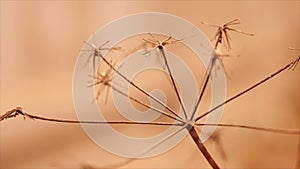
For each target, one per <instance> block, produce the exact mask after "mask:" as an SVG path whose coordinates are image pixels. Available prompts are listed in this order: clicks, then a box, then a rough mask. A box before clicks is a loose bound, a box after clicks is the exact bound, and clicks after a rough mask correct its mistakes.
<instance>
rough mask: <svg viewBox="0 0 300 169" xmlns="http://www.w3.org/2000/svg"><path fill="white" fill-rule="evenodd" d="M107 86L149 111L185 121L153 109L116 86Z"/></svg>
mask: <svg viewBox="0 0 300 169" xmlns="http://www.w3.org/2000/svg"><path fill="white" fill-rule="evenodd" d="M107 85H109V87H111V88H112V89H113V90H115V91H116V92H118V93H120V94H121V95H123V96H125V97H128V98H129V99H130V100H132V101H134V102H136V103H138V104H140V105H142V106H144V107H146V108H149V109H151V110H153V111H155V112H158V113H160V114H161V115H164V116H166V117H169V118H171V119H173V120H176V121H179V122H182V123H184V121H182V120H181V119H178V118H175V117H173V116H171V115H169V114H167V113H165V112H163V111H161V110H159V109H157V108H155V107H151V106H149V105H147V104H146V103H143V102H142V101H140V100H138V99H136V98H134V97H132V96H129V95H127V94H126V93H124V92H122V91H121V90H119V89H118V88H116V87H115V86H113V85H111V84H107Z"/></svg>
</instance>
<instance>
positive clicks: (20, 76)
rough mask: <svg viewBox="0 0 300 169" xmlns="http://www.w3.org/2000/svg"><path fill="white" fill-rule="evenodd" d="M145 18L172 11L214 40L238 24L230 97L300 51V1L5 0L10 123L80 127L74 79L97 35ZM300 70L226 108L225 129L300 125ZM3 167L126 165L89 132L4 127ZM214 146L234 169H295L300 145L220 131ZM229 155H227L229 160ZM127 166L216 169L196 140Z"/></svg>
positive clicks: (4, 88)
mask: <svg viewBox="0 0 300 169" xmlns="http://www.w3.org/2000/svg"><path fill="white" fill-rule="evenodd" d="M137 12H165V13H170V14H173V15H177V16H179V17H182V18H184V19H186V20H188V21H190V22H191V23H193V24H194V25H196V26H198V27H199V28H200V29H201V30H202V31H203V32H204V33H206V34H207V36H208V37H213V35H214V33H215V31H216V30H215V29H213V28H211V27H208V26H206V25H202V24H201V21H205V22H208V23H211V24H217V25H220V24H223V23H225V22H227V21H230V20H233V19H235V18H238V19H240V20H241V22H242V24H241V25H238V26H237V28H239V29H242V30H245V31H247V32H251V33H254V34H255V36H254V37H248V36H243V35H238V34H235V33H232V34H231V35H232V36H231V37H232V39H233V42H232V46H233V50H232V54H240V55H241V56H240V57H239V58H234V57H233V58H228V59H225V61H224V64H225V65H226V68H227V70H228V72H229V75H230V79H228V81H227V91H228V93H227V96H228V97H230V96H232V95H233V94H235V93H237V92H239V91H241V90H243V89H245V88H246V87H249V86H250V85H251V84H254V83H255V82H257V81H258V80H261V79H262V78H264V77H266V76H268V75H270V73H272V72H274V71H275V70H277V69H279V68H281V67H282V66H284V65H285V64H287V63H288V62H290V61H291V60H292V59H294V58H295V57H296V56H297V55H299V52H295V51H289V50H288V47H296V48H299V47H300V22H299V20H300V2H299V1H264V2H260V1H243V2H238V1H214V2H206V1H200V2H198V1H166V2H160V1H154V2H150V1H141V2H138V1H90V2H78V1H65V2H56V1H43V2H36V1H24V2H21V1H1V109H0V110H1V114H3V113H4V112H6V111H7V110H9V109H11V108H14V107H16V106H22V107H24V109H25V110H26V111H28V112H30V113H34V114H37V115H42V116H48V117H57V118H68V119H76V113H75V112H74V109H73V103H72V75H73V69H74V65H75V63H76V59H77V56H78V53H79V50H80V48H81V47H82V45H83V41H84V40H87V39H88V38H89V37H90V36H91V35H92V34H93V32H94V31H96V30H97V29H99V28H100V27H101V26H103V25H104V24H107V23H109V22H111V21H112V20H115V19H117V18H119V17H122V16H125V15H128V14H133V13H137ZM299 71H300V69H299V67H298V68H297V69H296V70H294V71H288V72H285V73H283V74H281V75H280V76H278V77H276V78H275V79H273V80H271V81H269V82H267V83H266V84H264V85H262V86H260V87H259V88H258V89H256V90H255V91H252V92H250V93H249V94H247V95H244V96H242V97H241V98H239V99H237V100H236V101H234V102H232V103H230V104H228V105H227V106H226V108H225V113H224V116H223V121H222V122H223V123H234V124H245V125H254V126H264V127H272V128H298V129H299V124H300V120H299V119H300V117H299V116H300V115H299V112H300V103H299V100H300V94H299V93H300V87H299V86H300V78H299V77H300V76H299ZM0 125H1V129H0V131H1V133H0V134H1V137H0V143H1V144H0V146H1V147H0V149H1V153H0V155H1V156H0V168H51V167H56V168H74V167H77V168H80V167H82V168H84V167H101V166H106V165H109V164H116V163H120V162H123V161H126V159H125V158H121V157H117V156H114V155H112V154H110V153H107V152H105V151H104V150H102V149H101V148H99V147H98V146H97V145H96V144H94V143H93V142H92V141H91V140H90V139H89V138H88V137H87V135H86V134H85V133H84V131H83V130H82V129H81V127H80V125H73V124H56V123H50V122H41V121H35V122H34V121H31V120H23V119H22V118H17V119H10V120H7V121H3V122H1V124H0ZM217 134H218V135H217V136H218V137H217V138H219V139H220V142H218V141H217V139H215V140H212V141H209V142H207V144H206V145H207V146H208V149H209V151H210V152H211V153H212V155H213V156H214V157H215V158H216V160H217V161H218V163H219V164H220V166H222V167H226V168H241V167H244V168H245V167H246V168H295V167H296V163H297V159H298V158H299V157H298V154H297V153H298V149H299V147H298V142H299V136H289V135H281V134H272V133H265V132H257V131H249V130H241V129H228V128H227V129H226V128H221V129H220V130H218V132H217ZM222 150H223V151H224V153H225V155H226V156H223V155H222ZM123 167H125V168H126V167H128V168H134V167H138V168H141V167H145V168H156V167H159V168H185V167H190V168H202V167H204V168H209V165H208V164H207V162H206V160H205V159H204V158H203V156H202V154H201V153H200V152H199V150H197V149H196V146H195V144H194V143H193V141H192V139H191V138H190V137H187V138H186V139H185V140H184V141H182V143H181V144H179V145H178V146H177V147H175V148H174V149H172V150H171V151H169V152H167V153H165V154H162V155H160V156H157V157H154V158H148V159H142V160H135V161H133V162H131V163H130V164H128V165H125V166H123Z"/></svg>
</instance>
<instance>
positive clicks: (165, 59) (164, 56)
mask: <svg viewBox="0 0 300 169" xmlns="http://www.w3.org/2000/svg"><path fill="white" fill-rule="evenodd" d="M158 49H159V51H160V53H161V55H162V56H163V58H164V61H165V65H166V67H167V70H168V72H169V76H170V78H171V81H172V84H173V87H174V90H175V92H176V95H177V98H178V100H179V103H180V105H181V107H182V110H183V113H184V116H185V119H188V117H187V113H186V110H185V107H184V104H183V102H182V99H181V96H180V94H179V91H178V89H177V86H176V84H175V80H174V77H173V75H172V72H171V69H170V66H169V64H168V60H167V57H166V55H165V51H164V48H163V46H158Z"/></svg>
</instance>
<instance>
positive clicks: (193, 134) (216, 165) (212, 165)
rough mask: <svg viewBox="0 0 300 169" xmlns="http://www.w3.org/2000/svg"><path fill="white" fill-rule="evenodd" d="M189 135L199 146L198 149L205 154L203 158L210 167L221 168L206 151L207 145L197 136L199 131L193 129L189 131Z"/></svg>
mask: <svg viewBox="0 0 300 169" xmlns="http://www.w3.org/2000/svg"><path fill="white" fill-rule="evenodd" d="M189 133H190V135H191V136H192V138H193V140H194V142H195V144H196V145H197V147H198V148H199V150H200V151H201V153H202V154H203V156H204V157H205V158H206V160H207V161H208V163H209V164H210V166H211V167H212V168H213V169H219V168H220V167H219V165H218V164H217V163H216V161H215V160H214V158H213V157H212V156H211V155H210V153H209V152H208V150H207V149H206V147H205V145H204V144H203V143H202V141H201V140H200V138H199V135H198V134H197V131H196V130H195V128H194V126H192V127H191V129H190V130H189Z"/></svg>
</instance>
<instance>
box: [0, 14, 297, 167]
mask: <svg viewBox="0 0 300 169" xmlns="http://www.w3.org/2000/svg"><path fill="white" fill-rule="evenodd" d="M203 24H206V25H209V26H213V27H217V28H218V31H217V33H216V34H215V36H214V39H216V43H215V48H214V49H215V50H219V44H222V43H223V44H224V45H225V46H227V48H228V50H229V49H231V44H230V37H229V34H228V31H234V32H238V33H242V34H246V35H251V36H253V34H250V33H246V32H243V31H241V30H238V29H233V28H231V27H230V26H232V25H237V24H240V22H239V21H238V19H235V20H233V21H230V22H227V23H225V24H224V25H222V26H216V25H210V24H207V23H204V22H203ZM149 35H150V37H151V39H146V38H143V40H144V41H146V42H148V43H151V44H152V45H154V48H153V49H158V51H159V52H160V55H161V58H162V59H163V61H164V65H165V67H166V68H167V72H168V75H169V79H170V80H171V84H172V87H173V89H174V92H175V93H176V96H177V99H178V101H179V103H180V106H181V108H182V110H183V113H184V117H181V116H179V115H178V113H177V112H176V111H174V110H172V109H171V108H170V107H168V106H167V105H166V104H164V103H163V102H162V101H160V100H158V99H157V98H155V97H153V96H152V95H151V94H149V93H148V92H147V91H146V90H144V89H142V88H141V87H139V86H138V85H137V84H135V83H134V82H133V81H131V80H129V79H128V78H127V77H125V76H124V74H123V73H122V72H120V71H119V70H118V69H117V68H116V64H115V63H113V62H111V61H108V60H107V59H106V58H105V57H104V56H103V55H102V54H101V50H112V49H113V50H115V49H119V48H103V46H104V45H106V44H107V43H108V41H107V42H105V43H104V44H102V45H100V46H98V47H97V46H95V45H94V44H89V43H87V42H85V44H86V45H88V46H90V47H91V48H92V50H91V51H90V54H89V55H88V62H89V60H90V58H91V57H93V70H94V72H96V71H95V69H96V66H95V65H96V58H97V57H99V58H101V59H102V60H103V62H104V63H105V64H106V65H107V66H108V69H106V71H104V72H99V71H98V72H97V75H96V76H92V77H93V78H94V80H95V82H94V83H93V84H91V85H90V86H89V87H92V86H97V85H98V86H99V88H98V91H97V95H96V99H99V97H100V95H101V94H102V93H105V103H107V97H108V94H109V88H111V89H112V90H114V91H116V92H118V93H120V94H121V95H123V96H124V97H127V98H129V99H131V100H132V101H134V102H136V103H138V104H140V105H142V106H144V107H146V108H149V109H152V110H154V111H155V112H156V113H159V114H161V115H163V116H165V117H167V118H169V119H172V120H175V121H176V123H175V124H174V123H167V122H139V121H107V122H104V121H80V120H67V119H57V118H48V117H42V116H38V115H34V114H31V113H27V112H26V111H24V110H23V109H22V108H21V107H16V108H14V109H12V110H10V111H8V112H6V113H4V114H3V115H1V118H0V119H1V121H3V120H5V119H9V118H12V117H17V116H23V117H24V118H29V119H32V120H42V121H52V122H59V123H87V124H111V125H159V126H163V125H164V126H178V127H179V129H178V130H177V131H176V132H174V133H172V134H171V135H169V136H168V137H166V138H165V139H163V140H161V141H160V142H158V143H157V144H155V145H153V146H151V147H149V149H147V150H145V151H144V154H145V153H148V152H149V151H151V150H153V149H154V148H156V147H157V146H159V145H161V144H162V143H163V142H165V141H167V140H168V139H170V138H171V137H173V136H175V135H176V134H178V133H179V132H181V131H182V130H185V129H186V130H188V132H189V134H190V136H191V137H192V139H193V141H194V142H195V144H196V145H197V147H198V149H199V150H200V151H201V153H202V154H203V155H204V157H205V158H206V160H207V161H208V163H209V164H210V166H211V167H212V168H214V169H218V168H220V166H219V165H218V162H217V161H216V160H215V159H214V158H213V156H212V155H211V154H210V153H209V151H208V150H207V148H206V146H205V145H204V143H203V142H202V141H201V140H200V138H199V135H198V133H197V131H196V129H195V128H197V127H202V126H217V127H228V128H240V129H249V130H256V131H264V132H271V133H277V134H290V135H300V131H299V130H298V129H296V130H292V129H290V130H287V129H274V128H265V127H257V126H248V125H241V124H222V123H221V124H207V123H200V122H199V121H200V119H202V118H204V117H206V116H207V115H209V114H211V113H213V112H214V111H215V110H217V109H219V108H220V107H222V106H223V105H225V104H228V103H229V102H231V101H233V100H235V99H237V98H239V97H240V96H242V95H244V94H246V93H248V92H250V91H252V90H253V89H255V88H257V87H258V86H260V85H261V84H263V83H265V82H267V81H269V80H270V79H272V78H274V77H275V76H277V75H279V74H280V73H282V72H283V71H285V70H289V69H295V67H296V66H297V64H298V62H299V60H300V56H298V57H297V58H296V59H294V60H293V61H291V62H290V63H288V64H286V65H285V66H283V67H282V68H280V69H278V70H276V71H275V72H274V73H272V74H270V76H268V77H266V78H264V79H263V80H261V81H259V82H257V83H255V84H253V85H252V86H251V87H249V88H247V89H245V90H243V91H241V92H239V93H237V94H236V95H234V96H232V97H229V98H228V99H227V100H225V101H224V102H223V103H220V104H219V105H217V106H216V107H213V108H211V109H210V110H208V111H207V112H205V113H204V114H201V115H198V116H197V115H196V113H197V112H198V109H199V104H200V102H201V101H202V99H203V96H204V93H205V91H206V90H207V85H208V83H209V81H210V78H211V72H212V70H213V68H214V67H215V62H216V61H217V60H219V59H220V58H219V56H218V55H213V56H212V57H211V61H210V64H209V67H208V68H207V71H206V74H205V77H204V79H203V84H202V86H201V88H200V91H199V96H198V97H197V100H196V104H195V106H194V110H193V112H192V115H191V116H190V117H188V113H187V112H186V109H185V107H184V104H183V101H182V97H181V95H180V92H179V91H178V88H177V86H176V84H175V80H174V77H173V74H172V70H171V67H170V65H169V62H168V60H167V57H166V54H165V49H164V46H165V45H170V44H174V43H175V42H178V41H181V40H173V41H171V39H172V37H171V36H169V37H167V38H166V39H164V40H163V41H159V40H157V39H156V38H155V37H154V35H153V34H152V33H149ZM223 39H225V41H224V40H223ZM292 50H294V48H293V49H292ZM296 50H299V49H296ZM219 52H220V51H219ZM217 54H220V53H217ZM221 64H222V66H223V63H222V62H221ZM113 73H116V74H118V75H119V76H120V77H121V78H123V79H124V80H126V81H127V82H128V83H129V84H130V85H131V86H132V87H134V88H135V89H137V90H138V91H140V92H141V93H143V94H145V95H146V96H148V97H149V98H150V99H152V100H153V101H155V102H157V103H158V104H160V105H161V106H163V107H165V108H166V109H167V110H168V112H169V113H171V114H169V113H166V112H164V111H161V110H159V109H156V108H154V107H151V106H150V105H148V104H146V103H143V102H142V101H140V100H139V99H137V98H135V97H134V96H130V95H128V94H126V93H125V92H123V91H122V90H121V89H119V88H118V86H117V85H115V84H112V75H113ZM131 161H132V159H130V160H129V161H128V163H129V162H131ZM125 164H127V163H122V164H121V165H125ZM82 168H94V167H92V166H89V165H85V166H82Z"/></svg>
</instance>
